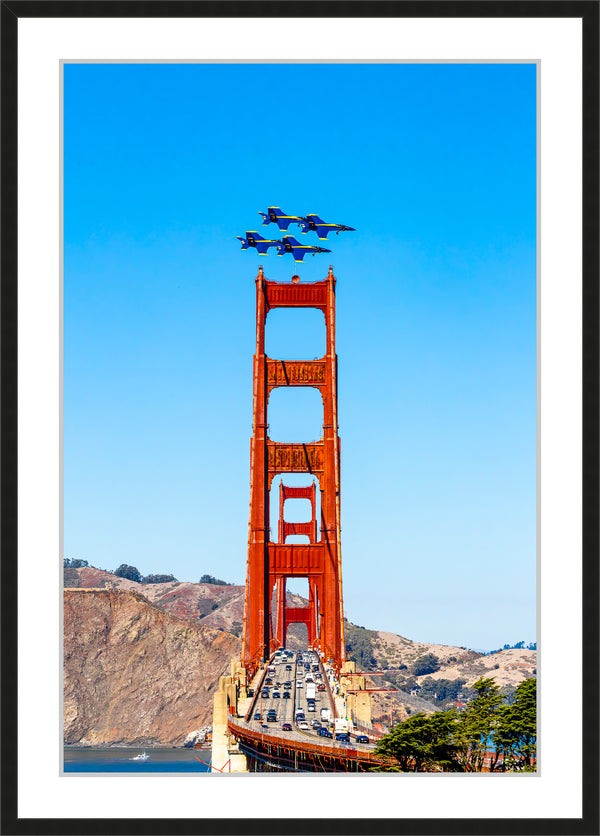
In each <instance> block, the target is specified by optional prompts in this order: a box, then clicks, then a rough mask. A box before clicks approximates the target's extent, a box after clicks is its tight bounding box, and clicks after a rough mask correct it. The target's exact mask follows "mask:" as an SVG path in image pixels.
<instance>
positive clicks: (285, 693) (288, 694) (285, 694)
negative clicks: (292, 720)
mask: <svg viewBox="0 0 600 836" xmlns="http://www.w3.org/2000/svg"><path fill="white" fill-rule="evenodd" d="M291 696H292V695H291V694H290V692H289V691H284V692H283V699H284V700H289V699H291Z"/></svg>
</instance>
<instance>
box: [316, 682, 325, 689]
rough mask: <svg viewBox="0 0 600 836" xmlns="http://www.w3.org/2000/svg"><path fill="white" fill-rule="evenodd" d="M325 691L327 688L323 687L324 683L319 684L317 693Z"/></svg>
mask: <svg viewBox="0 0 600 836" xmlns="http://www.w3.org/2000/svg"><path fill="white" fill-rule="evenodd" d="M324 690H325V686H324V685H323V683H322V682H319V684H318V685H317V691H324Z"/></svg>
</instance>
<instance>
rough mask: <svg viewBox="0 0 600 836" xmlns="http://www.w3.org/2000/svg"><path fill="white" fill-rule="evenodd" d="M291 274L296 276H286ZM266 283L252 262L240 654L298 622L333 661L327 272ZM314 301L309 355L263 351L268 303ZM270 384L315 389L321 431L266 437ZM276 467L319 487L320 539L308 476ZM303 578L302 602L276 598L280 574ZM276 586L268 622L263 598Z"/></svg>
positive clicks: (247, 661)
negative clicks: (313, 353)
mask: <svg viewBox="0 0 600 836" xmlns="http://www.w3.org/2000/svg"><path fill="white" fill-rule="evenodd" d="M294 279H296V277H294ZM294 279H293V280H292V282H271V281H267V280H266V279H265V277H264V275H263V270H262V267H260V268H259V274H258V276H257V278H256V353H255V355H254V425H253V435H252V444H251V450H250V524H249V537H248V567H247V577H246V601H245V608H244V633H243V647H242V661H243V663H244V665H245V667H246V668H247V669H249V670H250V671H253V670H255V669H256V667H257V666H258V665H259V664H260V662H261V661H262V660H263V659H266V658H268V657H269V655H270V654H271V652H272V651H273V649H274V648H275V647H277V646H279V645H284V644H285V637H286V632H287V627H288V625H289V624H292V623H294V622H301V623H304V624H306V626H307V628H308V640H309V645H310V646H312V647H315V648H317V649H318V650H322V651H323V652H324V654H325V657H326V658H327V659H330V658H331V659H333V662H334V665H335V666H336V667H337V668H339V667H340V666H341V664H342V662H343V661H344V658H345V653H344V618H343V615H344V614H343V605H342V561H341V549H340V440H339V437H338V418H337V357H336V354H335V282H336V280H335V277H334V275H333V270H332V268H331V267H330V268H329V275H328V276H327V278H326V279H325V281H321V282H312V283H299V281H298V280H297V279H296V281H294ZM282 307H285V308H318V309H319V310H320V311H322V312H323V314H324V316H325V323H326V328H327V351H326V354H325V356H324V357H322V358H321V359H319V360H311V361H304V360H300V361H298V360H294V361H291V360H290V361H283V360H275V359H271V358H270V357H267V355H266V354H265V323H266V318H267V314H268V312H269V311H270V310H272V309H273V308H282ZM278 386H313V387H315V388H316V389H318V390H319V391H320V393H321V396H322V398H323V417H324V420H323V436H322V438H321V440H320V441H317V442H312V443H309V444H296V443H292V444H283V443H276V442H273V441H271V439H270V438H269V436H268V433H267V430H268V422H267V409H268V403H269V395H270V394H271V392H272V390H273V389H275V388H276V387H278ZM286 473H309V474H311V475H313V476H314V477H316V479H318V485H319V489H320V494H321V512H320V517H321V519H320V522H321V526H320V529H321V531H320V538H319V539H318V540H317V514H316V505H317V503H316V481H315V480H313V483H312V485H310V486H308V487H303V488H299V487H292V486H289V485H285V484H284V479H285V474H286ZM281 474H283V475H284V477H283V479H282V482H281V484H280V487H279V526H278V542H277V543H274V542H271V540H270V525H269V505H270V503H269V497H270V491H271V484H272V482H273V479H274V477H275V476H277V475H281ZM293 498H304V499H309V500H310V503H311V508H312V518H311V519H310V520H309V521H307V522H304V523H288V522H284V519H283V506H284V503H285V501H286V499H293ZM291 534H305V535H308V538H309V543H307V544H297V543H286V538H287V537H288V535H291ZM294 577H300V578H307V579H308V585H309V605H308V606H307V607H288V606H286V579H287V578H294ZM275 589H276V592H277V594H276V602H277V603H276V608H275V609H276V613H275V615H276V627H275V629H273V627H272V617H271V601H272V600H273V592H274V590H275Z"/></svg>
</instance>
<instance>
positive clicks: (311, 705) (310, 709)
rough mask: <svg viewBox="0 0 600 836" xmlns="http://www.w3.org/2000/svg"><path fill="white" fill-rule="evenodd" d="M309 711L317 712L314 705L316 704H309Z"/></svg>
mask: <svg viewBox="0 0 600 836" xmlns="http://www.w3.org/2000/svg"><path fill="white" fill-rule="evenodd" d="M308 710H309V711H316V710H317V709H316V708H315V704H314V702H311V703H309V704H308Z"/></svg>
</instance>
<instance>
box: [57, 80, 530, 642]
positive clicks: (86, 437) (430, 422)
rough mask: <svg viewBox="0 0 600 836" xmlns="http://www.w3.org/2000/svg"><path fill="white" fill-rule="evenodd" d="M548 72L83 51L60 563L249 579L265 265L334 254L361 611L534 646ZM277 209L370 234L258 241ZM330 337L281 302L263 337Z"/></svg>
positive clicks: (275, 413)
mask: <svg viewBox="0 0 600 836" xmlns="http://www.w3.org/2000/svg"><path fill="white" fill-rule="evenodd" d="M535 72H536V68H535V66H534V65H515V64H498V65H493V64H482V65H474V64H464V65H453V64H450V65H442V64H433V65H424V64H417V65H405V64H378V65H365V64H359V65H338V64H326V65H310V64H287V65H286V64H282V65H273V64H265V65H259V64H249V65H245V64H216V65H209V64H182V65H164V64H163V65H148V64H141V65H131V64H126V65H110V64H106V65H105V64H101V65H90V64H83V65H66V66H65V74H64V77H65V96H64V114H65V121H64V172H65V183H64V210H65V214H64V218H65V224H64V228H65V274H64V356H65V365H64V404H65V408H64V415H65V420H64V450H65V462H64V500H65V501H64V507H65V526H64V534H65V556H67V557H76V558H83V559H85V560H88V561H89V563H90V564H91V565H94V566H99V567H101V568H105V569H114V568H116V567H117V566H118V565H119V564H121V563H129V564H132V565H135V566H137V567H138V569H139V570H140V571H141V572H142V573H143V574H150V573H157V572H159V573H172V574H174V575H175V576H176V577H177V578H178V579H179V580H190V581H197V580H198V579H199V578H200V576H201V575H202V574H204V573H209V574H212V575H216V576H218V577H221V578H223V579H225V580H228V581H232V582H235V583H244V582H245V573H246V555H247V536H248V503H249V465H250V463H249V450H250V437H251V433H252V355H253V352H254V340H255V283H254V279H255V277H256V275H257V272H258V265H259V264H263V265H264V270H265V275H266V276H267V278H269V279H273V280H278V281H288V280H289V279H290V278H291V276H292V274H293V273H295V272H297V273H299V275H300V276H301V278H302V279H303V280H307V281H315V280H321V279H323V278H325V276H326V275H327V271H328V267H329V264H332V265H333V267H334V273H335V275H336V277H337V280H338V281H337V353H338V358H339V425H340V437H341V445H342V446H341V449H342V467H341V476H342V569H343V588H344V608H345V614H346V616H347V617H348V618H349V619H350V620H351V621H353V622H355V623H357V624H360V625H363V626H365V627H369V628H372V629H382V630H390V631H393V632H396V633H400V634H401V635H404V636H406V637H408V638H411V639H415V640H422V641H430V642H440V643H445V644H456V645H461V646H468V647H473V648H477V649H492V648H495V647H498V646H501V645H502V644H504V643H505V642H510V643H513V642H515V641H520V640H525V641H526V642H529V641H532V640H534V639H535V623H536V613H535V577H536V572H535V565H536V553H535V552H536V545H535V544H536V534H535V519H536V101H535V95H536V79H535ZM267 206H280V207H282V208H283V209H284V211H285V212H287V213H289V214H294V215H306V214H307V213H312V212H314V213H317V214H319V215H321V217H322V218H324V219H325V220H326V221H332V222H336V223H343V224H347V225H349V226H352V227H355V228H356V232H349V233H342V234H340V235H338V236H335V235H330V236H329V238H328V241H329V243H328V244H324V245H325V246H328V247H329V248H330V249H331V250H332V252H331V253H330V254H321V255H316V256H314V257H312V256H306V257H305V262H306V263H305V264H296V263H295V262H294V260H293V259H292V257H291V256H289V255H286V256H284V257H278V256H276V255H275V251H274V250H271V251H270V255H269V256H267V257H265V256H259V255H258V254H257V252H256V251H255V250H253V249H250V250H248V251H242V250H241V248H240V244H239V242H238V241H237V240H236V238H235V236H236V235H243V234H244V233H245V232H246V231H247V230H257V231H259V232H261V233H262V234H264V235H265V237H268V238H280V237H281V234H280V232H279V230H278V229H277V227H276V226H275V225H270V226H265V227H263V226H262V219H261V218H260V216H259V215H258V211H259V210H262V211H266V209H267ZM289 233H291V234H292V235H295V236H296V237H297V238H298V239H299V240H301V241H302V242H303V243H314V244H321V245H323V243H324V242H320V241H319V240H318V238H317V237H316V235H315V234H314V233H309V234H308V235H301V233H300V228H299V227H295V226H291V227H290V229H289ZM324 333H325V326H324V321H323V318H322V315H321V314H319V313H318V312H315V311H302V312H299V313H298V314H297V315H296V316H292V312H290V311H274V312H273V313H272V314H271V315H270V316H269V321H268V327H267V350H268V352H269V354H270V355H271V356H279V357H282V358H284V359H285V358H287V359H292V358H293V357H299V358H303V357H307V358H309V359H312V357H315V356H320V355H321V354H322V353H323V347H322V346H323V342H322V341H323V339H324ZM311 395H316V399H315V398H314V397H310V396H311ZM275 396H276V397H275V398H274V399H273V401H272V409H271V410H270V413H269V420H270V424H271V430H270V432H271V435H272V437H274V438H275V439H276V440H297V441H310V440H314V439H317V438H318V437H319V435H320V425H321V422H322V414H321V413H320V411H319V404H318V400H319V398H318V394H317V393H316V390H309V391H303V390H295V391H291V390H286V391H282V390H278V391H276V392H275ZM321 412H322V410H321ZM298 503H299V508H300V510H301V511H303V510H304V509H303V508H302V503H301V501H298ZM301 518H302V517H301V514H300V516H298V519H301ZM272 527H273V531H274V532H275V531H276V521H275V520H272Z"/></svg>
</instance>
